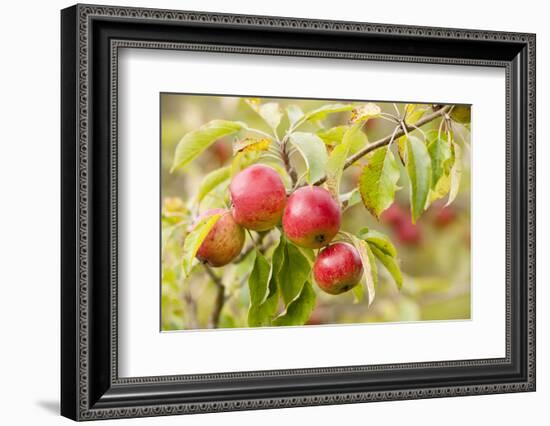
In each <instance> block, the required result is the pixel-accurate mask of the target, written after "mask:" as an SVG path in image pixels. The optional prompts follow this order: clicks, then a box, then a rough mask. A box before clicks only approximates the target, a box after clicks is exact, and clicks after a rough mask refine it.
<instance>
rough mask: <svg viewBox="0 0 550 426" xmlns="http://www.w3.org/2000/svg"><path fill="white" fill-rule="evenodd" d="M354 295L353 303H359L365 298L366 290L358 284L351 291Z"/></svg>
mask: <svg viewBox="0 0 550 426" xmlns="http://www.w3.org/2000/svg"><path fill="white" fill-rule="evenodd" d="M351 292H352V293H353V303H359V302H361V301H362V300H363V299H364V298H365V288H364V287H363V286H362V285H361V284H358V285H356V286H355V287H353V288H352V289H351Z"/></svg>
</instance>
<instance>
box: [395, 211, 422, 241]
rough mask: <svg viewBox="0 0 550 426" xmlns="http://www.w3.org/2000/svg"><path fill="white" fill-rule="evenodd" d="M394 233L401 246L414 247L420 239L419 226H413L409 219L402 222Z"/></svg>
mask: <svg viewBox="0 0 550 426" xmlns="http://www.w3.org/2000/svg"><path fill="white" fill-rule="evenodd" d="M395 231H396V235H397V240H398V241H399V242H400V243H401V244H403V245H408V246H416V245H418V244H419V243H420V240H421V239H422V234H421V232H420V228H419V226H418V225H415V224H413V223H412V221H411V220H410V218H407V219H406V220H404V221H402V222H401V223H400V224H399V225H398V226H397V227H396V230H395Z"/></svg>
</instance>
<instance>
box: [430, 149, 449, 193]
mask: <svg viewBox="0 0 550 426" xmlns="http://www.w3.org/2000/svg"><path fill="white" fill-rule="evenodd" d="M428 152H429V154H430V158H431V160H432V189H435V187H436V186H437V184H438V183H439V179H441V178H442V177H443V176H444V175H445V174H447V173H448V172H449V160H451V148H450V147H449V144H448V142H447V141H445V140H444V139H442V138H436V139H435V140H433V141H432V142H431V143H430V144H429V145H428Z"/></svg>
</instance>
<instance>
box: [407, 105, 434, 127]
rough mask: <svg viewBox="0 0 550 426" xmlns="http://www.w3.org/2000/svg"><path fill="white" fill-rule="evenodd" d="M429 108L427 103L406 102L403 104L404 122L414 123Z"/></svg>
mask: <svg viewBox="0 0 550 426" xmlns="http://www.w3.org/2000/svg"><path fill="white" fill-rule="evenodd" d="M429 110H430V107H429V106H428V105H418V104H407V105H406V106H405V114H406V115H405V123H407V124H415V123H416V122H417V121H418V120H420V118H421V117H422V116H423V115H424V114H425V113H426V112H427V111H429Z"/></svg>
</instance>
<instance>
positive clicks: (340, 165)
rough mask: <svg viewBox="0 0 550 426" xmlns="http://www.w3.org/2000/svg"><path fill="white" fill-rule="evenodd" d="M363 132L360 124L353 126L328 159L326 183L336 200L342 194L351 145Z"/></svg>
mask: <svg viewBox="0 0 550 426" xmlns="http://www.w3.org/2000/svg"><path fill="white" fill-rule="evenodd" d="M358 133H361V134H362V132H361V128H360V126H358V125H354V126H351V127H350V128H349V129H348V130H347V131H346V133H345V134H344V136H343V138H342V143H341V144H340V145H338V146H337V147H336V148H334V149H333V150H332V152H331V153H330V155H329V157H328V160H327V167H326V176H327V180H326V185H327V189H328V191H329V192H330V194H331V195H332V197H333V198H334V199H335V200H338V199H339V198H338V197H339V195H340V180H341V179H342V173H343V172H344V166H345V164H346V160H347V158H348V154H349V151H350V147H351V145H352V144H353V143H354V141H355V139H356V138H357V136H356V135H357V134H358Z"/></svg>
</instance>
